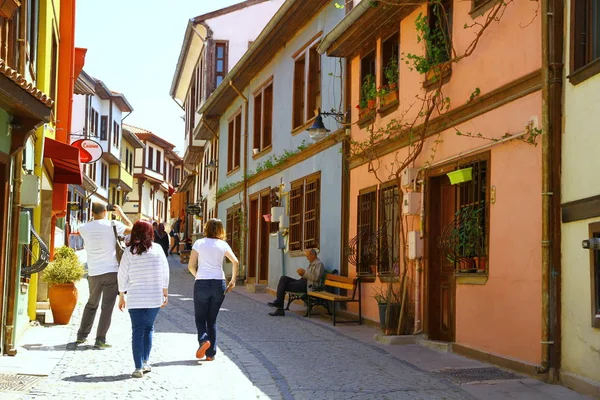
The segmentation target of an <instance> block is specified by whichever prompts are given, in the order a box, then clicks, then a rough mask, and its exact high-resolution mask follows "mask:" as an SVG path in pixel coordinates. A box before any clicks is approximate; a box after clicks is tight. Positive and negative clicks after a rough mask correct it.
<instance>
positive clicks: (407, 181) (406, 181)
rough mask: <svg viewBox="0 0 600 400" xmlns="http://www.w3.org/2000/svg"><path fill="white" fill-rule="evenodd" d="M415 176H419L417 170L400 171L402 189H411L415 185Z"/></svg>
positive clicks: (405, 169) (406, 169)
mask: <svg viewBox="0 0 600 400" xmlns="http://www.w3.org/2000/svg"><path fill="white" fill-rule="evenodd" d="M417 176H419V169H418V168H404V170H402V179H401V184H402V188H404V189H406V188H409V187H412V186H413V185H414V184H415V179H417Z"/></svg>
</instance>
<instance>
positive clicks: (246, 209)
mask: <svg viewBox="0 0 600 400" xmlns="http://www.w3.org/2000/svg"><path fill="white" fill-rule="evenodd" d="M229 86H231V88H232V89H233V90H235V92H236V93H237V94H238V96H240V97H241V98H242V99H244V171H243V173H244V201H243V206H242V212H243V213H244V222H246V225H247V224H248V221H247V220H246V217H247V216H248V98H247V97H246V96H244V95H243V94H242V92H240V91H239V90H238V88H236V87H235V85H234V84H233V81H232V80H230V81H229ZM243 232H244V260H243V262H244V266H243V270H244V271H243V274H242V273H240V274H239V276H243V277H245V278H248V277H247V276H246V267H247V265H248V235H246V231H245V227H244V231H243ZM240 272H241V271H240ZM256 278H257V279H256V283H258V277H256Z"/></svg>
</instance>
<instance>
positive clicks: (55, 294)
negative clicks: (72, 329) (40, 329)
mask: <svg viewBox="0 0 600 400" xmlns="http://www.w3.org/2000/svg"><path fill="white" fill-rule="evenodd" d="M48 298H49V299H50V309H51V310H52V317H53V318H54V323H55V324H57V325H67V324H68V323H69V321H70V320H71V315H73V310H75V305H76V304H77V288H76V287H75V284H74V283H55V284H53V285H51V286H50V287H49V288H48Z"/></svg>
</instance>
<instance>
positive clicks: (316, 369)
mask: <svg viewBox="0 0 600 400" xmlns="http://www.w3.org/2000/svg"><path fill="white" fill-rule="evenodd" d="M170 261H171V287H170V290H169V292H170V300H169V305H168V306H167V308H165V309H163V310H161V311H160V313H159V315H158V318H157V322H156V331H155V336H154V346H153V349H152V354H151V360H150V362H151V364H152V366H153V369H152V372H150V373H149V374H146V375H145V376H144V377H143V378H142V379H135V378H131V377H130V374H131V372H132V371H133V369H134V366H133V360H132V357H131V336H130V335H131V325H130V321H129V315H128V313H126V312H125V313H122V312H120V311H119V310H118V309H115V312H114V314H113V324H112V327H111V329H110V331H109V334H108V338H107V340H108V342H109V343H111V344H112V346H113V347H112V348H110V349H105V350H94V349H92V344H93V335H91V337H90V338H89V340H88V343H87V344H86V345H83V346H79V347H78V348H77V350H72V351H66V352H65V355H64V357H63V358H62V360H61V361H60V362H59V363H58V364H57V366H56V368H54V370H53V371H52V373H51V374H50V375H49V376H48V378H46V379H44V380H42V381H41V382H40V383H38V384H37V385H35V386H34V387H33V388H32V389H31V390H30V392H29V394H28V395H24V396H21V397H20V398H22V399H40V398H57V399H125V398H128V399H129V398H135V399H137V398H140V399H141V398H144V399H192V398H204V399H286V400H287V399H342V398H343V399H394V400H400V399H411V400H417V399H423V400H426V399H446V400H452V399H475V398H485V397H480V396H477V397H474V396H473V395H471V394H469V393H468V392H467V391H465V390H464V387H461V386H458V385H455V384H453V383H451V381H449V380H446V379H445V378H443V377H440V376H439V375H437V374H435V373H431V372H426V371H424V370H421V369H419V368H417V367H416V366H414V365H412V364H410V363H408V362H406V361H404V360H402V359H401V357H397V356H395V355H392V354H391V352H388V351H386V349H385V348H383V347H382V346H380V345H375V344H374V343H369V342H367V341H361V340H357V339H356V338H353V337H351V336H349V335H346V334H344V333H341V332H340V330H339V329H334V328H333V327H331V326H329V325H327V324H322V323H318V322H316V321H314V320H312V319H311V320H309V319H305V318H303V317H301V316H299V315H297V314H295V313H288V314H286V317H285V318H273V317H270V316H268V315H267V312H268V311H269V308H268V307H267V305H266V304H265V303H264V302H262V301H257V300H256V299H254V298H251V296H247V295H245V294H241V293H242V292H244V291H245V289H244V288H239V287H238V288H236V291H237V293H236V292H235V291H234V292H233V293H229V294H228V295H227V297H226V299H225V302H224V304H223V307H222V309H221V312H220V314H219V338H218V353H217V356H216V359H215V361H213V362H205V361H198V360H196V359H195V351H196V348H197V341H196V329H195V325H194V318H193V301H192V285H193V278H192V277H191V275H189V273H188V272H187V269H186V268H185V266H182V265H181V264H180V263H179V262H178V260H175V259H171V260H170ZM85 299H87V293H86V294H85V298H84V299H82V300H83V301H85ZM81 310H82V307H81V305H80V306H79V307H78V309H77V311H76V314H75V315H74V317H73V321H75V322H76V323H74V324H73V330H72V333H71V341H73V340H75V334H76V330H77V325H78V321H79V319H80V317H81V315H80V313H81ZM93 332H95V326H94V330H93V331H92V333H93ZM395 347H397V346H395ZM494 398H500V397H494ZM510 398H521V397H512V396H510ZM522 398H528V397H522ZM536 398H537V397H536ZM545 398H549V397H545Z"/></svg>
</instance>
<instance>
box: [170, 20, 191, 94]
mask: <svg viewBox="0 0 600 400" xmlns="http://www.w3.org/2000/svg"><path fill="white" fill-rule="evenodd" d="M193 26H194V24H193V22H192V20H191V19H190V20H189V21H188V25H187V28H186V30H185V35H184V36H183V44H182V45H181V51H180V52H179V58H178V59H177V65H176V66H175V73H174V74H173V82H171V89H170V90H169V95H170V96H171V97H172V98H175V91H176V90H177V87H178V86H179V81H180V79H181V70H182V68H183V61H184V60H185V58H186V55H187V53H188V49H189V47H190V43H191V41H192V35H193V34H194V31H193Z"/></svg>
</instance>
